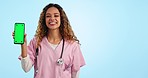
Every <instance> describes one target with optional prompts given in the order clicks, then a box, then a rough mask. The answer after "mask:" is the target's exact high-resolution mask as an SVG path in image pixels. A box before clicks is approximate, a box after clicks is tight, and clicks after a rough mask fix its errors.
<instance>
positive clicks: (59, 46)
mask: <svg viewBox="0 0 148 78" xmlns="http://www.w3.org/2000/svg"><path fill="white" fill-rule="evenodd" d="M45 40H46V42H47V43H48V46H49V48H50V49H51V50H52V51H53V52H54V53H57V51H62V46H61V45H62V44H63V39H62V40H61V41H60V43H59V44H58V45H57V47H56V48H55V49H53V48H52V47H51V45H50V44H51V43H50V42H49V41H48V39H47V37H45ZM58 53H59V52H58ZM60 53H61V52H60Z"/></svg>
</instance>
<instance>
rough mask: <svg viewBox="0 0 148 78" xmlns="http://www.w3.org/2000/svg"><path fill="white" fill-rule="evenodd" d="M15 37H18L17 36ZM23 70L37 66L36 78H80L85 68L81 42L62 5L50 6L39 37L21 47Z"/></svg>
mask: <svg viewBox="0 0 148 78" xmlns="http://www.w3.org/2000/svg"><path fill="white" fill-rule="evenodd" d="M13 36H14V35H13ZM21 50H22V52H21V56H20V57H19V59H20V60H21V64H22V68H23V70H24V71H25V72H28V71H29V70H30V69H31V68H32V66H34V78H78V74H79V71H80V67H82V66H83V65H85V61H84V58H83V55H82V53H81V50H80V45H79V40H78V39H77V37H76V36H75V35H74V32H73V30H72V28H71V26H70V23H69V20H68V18H67V16H66V14H65V12H64V10H63V8H62V7H61V6H60V5H58V4H52V3H50V4H48V5H47V6H45V7H44V9H43V11H42V12H41V15H40V19H39V23H38V27H37V30H36V34H35V37H34V38H33V39H32V40H31V41H30V43H29V45H28V46H27V40H26V34H25V40H24V44H22V45H21Z"/></svg>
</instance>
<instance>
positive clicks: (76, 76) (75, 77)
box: [71, 70, 80, 78]
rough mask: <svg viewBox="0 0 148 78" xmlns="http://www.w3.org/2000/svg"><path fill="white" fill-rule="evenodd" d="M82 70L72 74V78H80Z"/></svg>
mask: <svg viewBox="0 0 148 78" xmlns="http://www.w3.org/2000/svg"><path fill="white" fill-rule="evenodd" d="M79 74H80V70H79V71H77V72H72V76H71V78H79Z"/></svg>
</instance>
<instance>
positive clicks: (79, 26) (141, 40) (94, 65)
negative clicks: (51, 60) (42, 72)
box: [0, 0, 148, 78]
mask: <svg viewBox="0 0 148 78" xmlns="http://www.w3.org/2000/svg"><path fill="white" fill-rule="evenodd" d="M51 2H52V3H58V4H60V5H61V6H62V7H63V8H64V10H65V12H66V14H67V16H68V18H69V21H70V23H71V25H72V28H73V30H74V32H75V34H76V36H77V37H78V39H79V40H80V43H81V44H82V45H81V50H82V52H83V55H84V58H85V61H86V66H84V67H82V68H81V72H80V78H148V0H81V1H80V0H75V1H68V0H46V1H42V0H40V1H39V0H38V1H37V0H28V1H26V0H24V1H22V0H1V1H0V35H1V36H0V53H1V54H0V62H1V63H0V78H33V69H32V70H31V71H30V72H28V73H24V71H23V70H22V68H21V64H20V61H19V60H18V56H19V55H20V50H21V49H20V45H14V44H13V39H12V36H11V34H12V32H13V30H14V23H15V22H24V23H25V24H26V30H25V32H26V33H27V40H28V43H29V41H30V40H31V39H32V38H33V36H34V34H35V30H36V28H37V25H38V20H39V16H40V13H41V11H42V9H43V7H44V6H46V5H47V4H48V3H51Z"/></svg>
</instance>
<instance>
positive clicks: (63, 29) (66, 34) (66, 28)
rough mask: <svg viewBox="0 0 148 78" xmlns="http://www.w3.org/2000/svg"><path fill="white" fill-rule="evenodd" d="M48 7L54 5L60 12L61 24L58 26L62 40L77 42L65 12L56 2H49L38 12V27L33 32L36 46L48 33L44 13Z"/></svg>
mask: <svg viewBox="0 0 148 78" xmlns="http://www.w3.org/2000/svg"><path fill="white" fill-rule="evenodd" d="M50 7H55V8H57V9H58V10H59V12H60V19H61V20H60V21H61V25H60V27H59V30H60V34H61V36H62V37H63V38H64V40H67V41H68V42H71V41H77V42H78V43H79V40H78V39H77V37H76V36H75V34H74V32H73V30H72V28H71V25H70V22H69V20H68V17H67V16H66V13H65V12H64V10H63V8H62V7H61V6H60V5H58V4H53V3H50V4H48V5H47V6H45V7H44V8H43V11H42V12H41V14H40V18H39V21H38V27H37V30H36V33H35V38H36V40H37V47H38V46H40V42H41V41H42V39H43V37H45V36H47V34H48V28H47V26H46V23H45V14H46V12H47V10H48V8H50Z"/></svg>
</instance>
